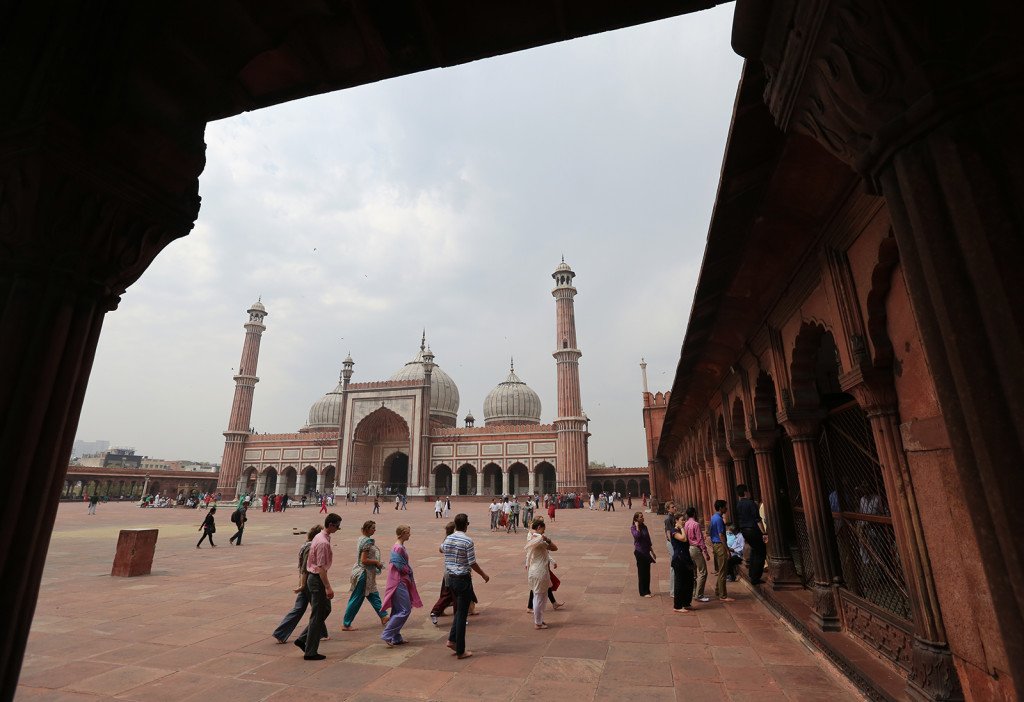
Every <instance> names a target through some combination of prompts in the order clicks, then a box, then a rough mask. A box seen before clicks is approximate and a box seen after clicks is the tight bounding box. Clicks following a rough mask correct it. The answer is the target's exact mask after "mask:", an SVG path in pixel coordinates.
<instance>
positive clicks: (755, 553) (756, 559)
mask: <svg viewBox="0 0 1024 702" xmlns="http://www.w3.org/2000/svg"><path fill="white" fill-rule="evenodd" d="M740 533H741V534H743V540H744V541H746V542H747V544H748V545H749V546H750V567H749V568H747V574H748V575H750V582H756V581H758V580H760V579H761V575H762V574H763V573H764V561H765V557H766V556H767V555H768V549H767V547H766V546H765V543H764V534H762V533H761V530H760V529H758V528H757V527H754V528H752V529H740Z"/></svg>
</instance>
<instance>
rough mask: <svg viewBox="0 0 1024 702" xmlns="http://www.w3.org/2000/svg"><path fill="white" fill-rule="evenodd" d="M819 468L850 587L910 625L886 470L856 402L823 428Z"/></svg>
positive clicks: (833, 414)
mask: <svg viewBox="0 0 1024 702" xmlns="http://www.w3.org/2000/svg"><path fill="white" fill-rule="evenodd" d="M818 465H819V470H820V471H821V482H822V489H823V490H824V492H825V499H826V502H827V504H828V505H829V508H830V509H831V511H832V522H833V525H834V527H835V530H836V532H835V533H836V546H837V549H838V552H839V553H838V555H839V564H840V567H841V569H842V576H843V580H844V581H845V584H846V587H847V588H848V589H849V590H850V591H851V592H852V593H854V594H855V595H858V596H859V597H863V598H864V599H866V600H868V601H869V602H872V603H874V604H875V605H877V606H879V607H881V608H882V609H884V610H886V611H888V612H891V613H893V614H895V615H897V616H899V617H902V618H904V619H908V620H909V619H910V618H911V612H910V598H909V596H908V595H907V585H906V581H905V579H904V576H903V568H902V566H901V565H900V554H899V551H898V550H897V548H896V537H895V534H894V532H893V527H892V516H891V513H890V511H889V500H888V496H887V495H886V491H885V485H884V483H883V480H882V468H881V465H880V464H879V462H878V454H877V452H876V450H875V441H874V438H873V437H872V436H871V430H870V427H869V426H868V421H867V417H866V416H865V415H864V411H863V410H862V409H861V408H860V407H859V406H858V405H857V404H856V403H851V404H847V405H843V406H842V407H839V408H837V409H835V410H833V411H832V412H831V413H830V414H829V417H828V419H827V420H826V421H825V422H824V423H823V425H822V432H821V437H820V439H819V442H818Z"/></svg>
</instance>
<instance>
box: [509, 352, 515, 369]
mask: <svg viewBox="0 0 1024 702" xmlns="http://www.w3.org/2000/svg"><path fill="white" fill-rule="evenodd" d="M509 370H510V371H512V372H513V373H515V372H516V357H515V356H512V357H510V359H509Z"/></svg>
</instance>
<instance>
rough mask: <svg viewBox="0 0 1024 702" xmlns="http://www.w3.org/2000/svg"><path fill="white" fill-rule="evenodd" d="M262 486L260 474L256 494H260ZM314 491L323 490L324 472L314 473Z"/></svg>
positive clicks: (321, 491)
mask: <svg viewBox="0 0 1024 702" xmlns="http://www.w3.org/2000/svg"><path fill="white" fill-rule="evenodd" d="M262 486H263V478H262V476H261V477H260V479H259V484H257V486H256V494H257V495H258V494H260V490H261V489H262ZM316 491H317V492H319V493H320V494H321V495H322V494H323V492H324V474H323V473H317V474H316Z"/></svg>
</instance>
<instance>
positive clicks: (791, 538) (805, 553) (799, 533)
mask: <svg viewBox="0 0 1024 702" xmlns="http://www.w3.org/2000/svg"><path fill="white" fill-rule="evenodd" d="M779 448H780V451H779V454H778V455H777V456H776V458H777V459H778V463H777V468H778V474H777V477H778V480H779V487H780V488H781V487H782V486H785V487H784V488H783V490H784V494H785V496H786V497H787V499H785V500H784V501H783V500H780V501H779V508H780V509H782V510H791V511H790V514H789V515H785V514H782V515H780V516H782V517H783V522H784V526H783V531H784V535H783V536H784V541H783V543H784V545H785V548H786V550H788V551H789V554H790V556H791V557H792V559H793V567H794V569H795V570H796V573H797V575H799V576H800V581H801V582H802V583H803V584H804V586H809V585H810V584H811V582H812V581H813V580H814V561H812V560H811V542H810V538H809V537H808V535H807V518H806V517H805V516H804V502H803V494H802V493H801V491H800V479H799V478H798V476H797V470H796V461H795V459H794V457H793V446H792V444H791V443H790V442H789V439H788V437H783V440H782V441H781V442H779ZM787 517H788V518H787ZM790 521H791V522H792V523H791V524H789V523H788V522H790Z"/></svg>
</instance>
